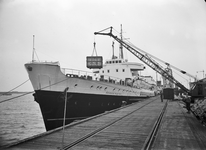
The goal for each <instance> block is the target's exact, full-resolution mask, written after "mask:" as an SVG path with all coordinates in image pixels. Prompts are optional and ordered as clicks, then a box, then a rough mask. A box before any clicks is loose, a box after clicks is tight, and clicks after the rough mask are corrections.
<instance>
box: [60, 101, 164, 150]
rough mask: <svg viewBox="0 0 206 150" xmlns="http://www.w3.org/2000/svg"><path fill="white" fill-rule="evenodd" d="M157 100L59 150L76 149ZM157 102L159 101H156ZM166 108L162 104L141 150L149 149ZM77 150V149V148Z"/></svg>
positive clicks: (148, 102)
mask: <svg viewBox="0 0 206 150" xmlns="http://www.w3.org/2000/svg"><path fill="white" fill-rule="evenodd" d="M156 100H157V99H154V100H152V101H147V102H146V103H145V104H143V105H142V106H140V107H138V108H137V109H135V110H133V111H131V112H130V113H128V114H126V115H124V116H121V117H119V118H117V119H116V120H113V121H112V122H109V123H108V124H105V125H104V126H102V127H100V128H98V129H96V130H94V131H92V132H91V133H89V134H87V135H85V136H83V137H81V138H79V139H78V140H76V141H74V142H72V143H70V144H68V145H64V146H63V147H62V148H61V150H67V149H72V148H74V149H75V147H76V148H77V147H78V145H79V144H81V143H83V142H84V141H86V140H88V139H89V138H91V137H93V136H95V135H98V134H101V133H102V132H104V131H105V130H107V129H108V128H110V127H112V126H113V125H114V124H118V122H121V121H123V119H124V118H127V117H128V116H130V115H132V114H133V113H135V112H137V111H141V109H143V108H144V107H146V106H148V105H150V104H151V103H153V102H154V101H156ZM158 100H159V99H158ZM166 107H167V102H166V103H165V104H164V107H163V108H162V110H161V111H160V113H159V116H158V117H157V120H156V121H155V123H154V126H153V127H152V129H150V130H151V131H150V134H149V135H148V136H147V138H146V140H145V143H144V145H143V146H142V148H141V149H142V150H148V149H150V148H151V146H152V143H153V141H154V139H155V135H156V134H157V132H158V129H159V126H160V124H161V120H162V118H163V116H164V112H165V110H166ZM77 149H78V148H77Z"/></svg>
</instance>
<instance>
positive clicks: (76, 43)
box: [0, 0, 206, 91]
mask: <svg viewBox="0 0 206 150" xmlns="http://www.w3.org/2000/svg"><path fill="white" fill-rule="evenodd" d="M120 24H122V25H123V31H124V37H126V38H129V40H130V42H132V43H133V44H134V45H135V46H137V47H139V48H141V49H143V50H144V51H146V52H148V53H150V54H152V55H154V56H156V57H158V58H160V59H162V60H164V61H166V62H168V63H170V64H172V65H174V66H176V67H177V68H180V69H183V70H185V71H187V72H188V73H190V74H192V75H194V76H196V75H197V76H198V77H199V78H202V77H203V72H199V73H197V71H202V70H204V71H205V73H206V42H205V41H206V3H205V1H204V0H0V69H1V71H0V91H8V90H11V89H12V88H14V87H16V86H18V85H19V84H21V83H22V82H24V81H26V80H27V79H28V75H27V72H26V70H25V68H24V64H25V63H27V62H29V61H31V59H32V46H33V43H32V42H33V35H35V49H36V52H37V54H38V58H39V59H40V60H42V61H44V60H47V61H59V62H60V65H61V66H62V67H66V68H73V69H80V70H86V71H88V69H87V68H86V56H90V55H91V54H92V51H93V42H94V40H95V41H96V44H97V45H96V49H97V53H98V55H101V56H103V57H104V60H106V59H109V58H111V53H112V46H111V45H112V41H113V39H112V38H110V37H107V36H100V35H98V36H94V32H96V31H100V30H102V29H105V28H107V27H110V26H113V27H114V28H115V29H116V30H118V31H119V30H120ZM118 47H119V44H118V43H117V42H115V51H116V55H118ZM124 53H125V54H124V55H125V58H126V59H129V61H132V62H141V61H139V60H138V59H137V58H136V57H134V56H132V54H130V53H129V52H128V51H126V50H125V51H124ZM36 59H37V57H36ZM176 72H177V71H176ZM142 74H143V75H152V76H153V77H154V78H156V76H155V72H154V71H152V70H151V69H149V67H147V69H146V70H145V72H144V73H142ZM178 74H180V73H178ZM174 76H175V77H176V78H177V79H178V80H179V81H180V82H182V83H183V84H187V80H189V77H187V76H184V75H181V76H183V77H184V78H185V79H184V78H182V77H180V76H179V75H176V74H175V73H174ZM17 90H20V91H31V90H33V89H32V86H31V83H30V82H28V83H26V84H25V85H24V86H22V87H21V88H19V89H17Z"/></svg>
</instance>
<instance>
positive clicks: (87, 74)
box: [61, 68, 125, 85]
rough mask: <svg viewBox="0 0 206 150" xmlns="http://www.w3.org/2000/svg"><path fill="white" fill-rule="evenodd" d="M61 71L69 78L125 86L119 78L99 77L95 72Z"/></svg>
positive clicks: (66, 69) (64, 69)
mask: <svg viewBox="0 0 206 150" xmlns="http://www.w3.org/2000/svg"><path fill="white" fill-rule="evenodd" d="M61 71H62V73H63V74H65V75H66V76H68V77H73V78H81V79H87V80H95V81H104V82H110V83H116V84H121V85H125V81H124V80H122V79H120V78H117V77H112V76H107V75H99V74H97V73H93V72H87V71H82V70H76V69H69V68H61Z"/></svg>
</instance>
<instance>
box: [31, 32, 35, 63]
mask: <svg viewBox="0 0 206 150" xmlns="http://www.w3.org/2000/svg"><path fill="white" fill-rule="evenodd" d="M34 38H35V35H33V52H32V62H34V61H35V60H34V52H35V48H34Z"/></svg>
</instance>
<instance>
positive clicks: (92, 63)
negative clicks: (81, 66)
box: [87, 56, 103, 69]
mask: <svg viewBox="0 0 206 150" xmlns="http://www.w3.org/2000/svg"><path fill="white" fill-rule="evenodd" d="M102 62H103V58H102V56H87V68H89V69H101V68H102V66H103V64H102Z"/></svg>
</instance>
